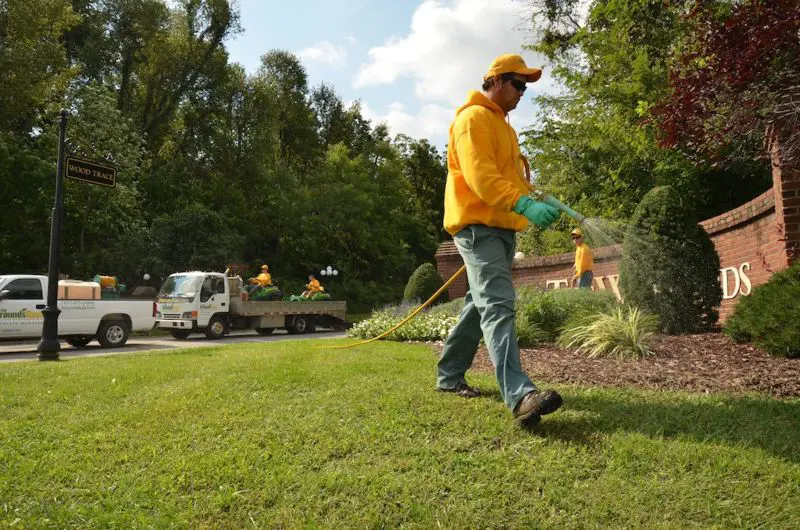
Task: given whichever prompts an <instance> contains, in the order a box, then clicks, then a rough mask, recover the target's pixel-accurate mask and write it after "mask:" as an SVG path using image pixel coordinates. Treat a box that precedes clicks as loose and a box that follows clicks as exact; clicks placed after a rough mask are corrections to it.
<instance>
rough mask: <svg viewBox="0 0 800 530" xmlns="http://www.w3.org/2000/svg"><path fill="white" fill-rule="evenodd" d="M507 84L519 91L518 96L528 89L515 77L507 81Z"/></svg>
mask: <svg viewBox="0 0 800 530" xmlns="http://www.w3.org/2000/svg"><path fill="white" fill-rule="evenodd" d="M508 82H509V83H511V86H513V87H514V88H516V89H517V90H519V93H520V94H524V93H525V91H526V90H527V89H528V85H526V84H525V81H520V80H519V79H517V78H516V77H512V78H511V79H509V80H508Z"/></svg>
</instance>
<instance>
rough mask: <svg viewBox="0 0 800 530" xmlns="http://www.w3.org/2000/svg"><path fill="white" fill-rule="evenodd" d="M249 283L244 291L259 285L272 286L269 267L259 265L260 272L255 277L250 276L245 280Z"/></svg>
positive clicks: (257, 287) (256, 287)
mask: <svg viewBox="0 0 800 530" xmlns="http://www.w3.org/2000/svg"><path fill="white" fill-rule="evenodd" d="M247 281H248V282H249V283H250V285H248V286H247V287H246V288H245V291H247V292H251V291H253V290H255V289H259V288H261V287H271V286H272V275H271V274H270V273H269V267H268V266H267V265H262V266H261V274H259V275H258V276H256V277H255V278H250V279H249V280H247Z"/></svg>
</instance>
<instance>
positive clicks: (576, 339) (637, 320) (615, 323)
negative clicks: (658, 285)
mask: <svg viewBox="0 0 800 530" xmlns="http://www.w3.org/2000/svg"><path fill="white" fill-rule="evenodd" d="M657 329H658V317H656V316H654V315H648V314H646V313H643V312H642V311H640V310H639V309H637V308H635V307H625V308H623V307H616V308H614V309H612V310H611V311H610V312H608V313H597V314H594V315H590V316H588V317H583V318H582V319H580V320H579V321H576V322H575V323H573V324H570V325H567V327H566V328H565V329H564V331H562V332H561V335H560V336H559V338H558V343H559V345H560V346H562V347H564V348H571V349H575V350H577V351H578V352H580V353H584V354H586V355H587V356H588V357H611V358H614V359H638V358H640V357H645V356H648V355H652V354H653V351H652V350H651V349H650V345H649V343H650V341H651V339H652V338H653V336H654V334H655V332H656V330H657Z"/></svg>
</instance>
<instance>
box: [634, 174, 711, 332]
mask: <svg viewBox="0 0 800 530" xmlns="http://www.w3.org/2000/svg"><path fill="white" fill-rule="evenodd" d="M689 203H690V201H689V200H685V201H684V200H683V199H682V197H681V196H680V195H679V194H678V193H677V192H676V191H675V190H673V189H672V188H670V187H669V186H665V187H660V188H655V189H653V190H651V191H650V192H649V193H648V194H647V195H645V196H644V198H643V199H642V202H641V203H639V206H638V207H637V208H636V211H635V212H634V214H633V218H632V219H631V223H630V225H629V227H628V231H627V233H626V234H625V241H624V243H623V246H622V261H621V263H620V289H621V291H622V295H623V297H624V298H625V302H626V303H629V304H631V305H632V306H635V307H638V308H640V309H642V310H644V311H646V312H648V313H652V314H655V315H658V316H659V320H660V322H661V329H662V330H663V331H665V332H667V333H685V332H693V331H702V330H707V329H709V328H710V327H712V326H713V325H714V324H715V323H716V322H717V319H718V316H719V315H718V313H717V309H716V308H717V307H718V306H719V304H720V302H721V301H722V290H721V289H720V285H719V279H718V277H719V256H717V253H716V250H715V249H714V244H713V243H712V242H711V238H710V237H709V236H708V234H707V233H706V232H705V230H703V228H702V227H701V226H700V225H698V224H697V221H696V219H694V218H693V216H692V214H691V211H690V208H689Z"/></svg>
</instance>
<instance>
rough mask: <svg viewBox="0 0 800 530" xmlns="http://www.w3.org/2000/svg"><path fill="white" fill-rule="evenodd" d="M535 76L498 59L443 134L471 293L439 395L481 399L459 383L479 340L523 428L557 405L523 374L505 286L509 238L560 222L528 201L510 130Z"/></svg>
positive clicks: (451, 216) (450, 199)
mask: <svg viewBox="0 0 800 530" xmlns="http://www.w3.org/2000/svg"><path fill="white" fill-rule="evenodd" d="M541 75H542V71H541V70H540V69H538V68H528V66H527V65H526V64H525V61H524V60H523V59H522V57H520V56H519V55H501V56H500V57H498V58H497V59H495V61H494V62H493V63H492V65H491V66H490V67H489V71H488V72H487V73H486V75H485V76H484V78H483V87H482V88H483V90H482V92H478V91H471V92H470V93H469V95H468V99H467V102H466V103H465V104H464V105H463V106H462V107H461V108H460V109H458V111H457V113H456V118H455V121H453V123H452V125H451V126H450V138H449V143H448V145H449V148H448V150H447V168H448V174H447V185H446V188H445V200H444V207H445V212H444V227H445V229H446V230H447V231H448V232H449V233H450V234H452V236H453V242H454V243H455V245H456V248H457V249H458V252H459V254H460V255H461V257H462V259H463V260H464V263H465V265H466V269H467V281H468V283H469V290H468V292H467V295H466V297H465V298H464V309H463V311H462V312H461V315H460V317H459V320H458V323H457V324H456V326H455V327H454V328H453V331H452V332H451V333H450V336H449V337H448V338H447V341H446V342H445V345H444V351H443V352H442V357H441V359H440V360H439V364H438V378H437V387H438V389H439V390H441V391H444V392H455V393H458V394H459V395H461V396H463V397H476V396H478V395H479V392H478V391H477V390H475V389H474V388H472V387H470V386H469V385H468V384H467V382H466V379H465V378H464V376H465V374H466V372H467V370H468V369H469V367H470V366H471V365H472V360H473V358H474V357H475V354H476V352H477V349H478V342H479V341H480V338H481V336H483V338H484V340H485V341H486V346H487V348H488V350H489V355H490V357H491V360H492V364H493V365H494V367H495V375H496V377H497V383H498V385H499V386H500V393H501V395H502V396H503V400H504V401H505V403H506V405H507V406H508V407H509V409H510V410H511V411H512V414H513V416H514V419H516V420H517V421H520V422H525V423H526V424H535V423H537V422H538V421H539V419H540V417H541V416H542V415H544V414H549V413H551V412H554V411H556V410H557V409H558V408H559V407H560V406H561V402H562V400H561V396H559V395H558V394H557V393H556V392H554V391H542V392H540V391H538V390H537V388H536V386H535V385H534V384H533V383H532V382H531V380H530V379H529V378H528V376H527V375H526V374H525V372H523V370H522V365H521V363H520V358H519V345H518V344H517V332H516V327H515V314H516V310H515V307H514V300H515V293H514V285H513V284H512V281H511V265H512V261H513V258H514V250H515V247H516V239H515V233H516V232H519V231H520V230H523V229H524V228H525V227H526V226H527V224H528V222H529V221H530V222H533V223H536V224H537V225H538V226H540V227H542V228H545V227H547V226H549V225H550V224H551V223H552V222H553V221H555V220H556V219H557V217H558V215H559V211H558V210H557V209H556V208H554V207H553V206H551V205H549V204H546V203H544V202H539V201H536V200H533V199H531V198H530V197H529V196H528V191H529V187H528V186H529V185H528V183H527V181H526V180H525V178H524V162H523V157H522V154H521V153H520V150H519V143H518V140H517V134H516V132H515V131H514V129H513V128H512V127H511V125H510V124H509V123H508V121H507V119H508V113H509V112H510V111H511V110H513V109H514V108H516V106H517V104H518V103H519V100H520V99H521V98H522V95H523V94H524V92H525V90H526V88H527V83H533V82H535V81H537V80H538V79H539V78H540V77H541Z"/></svg>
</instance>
